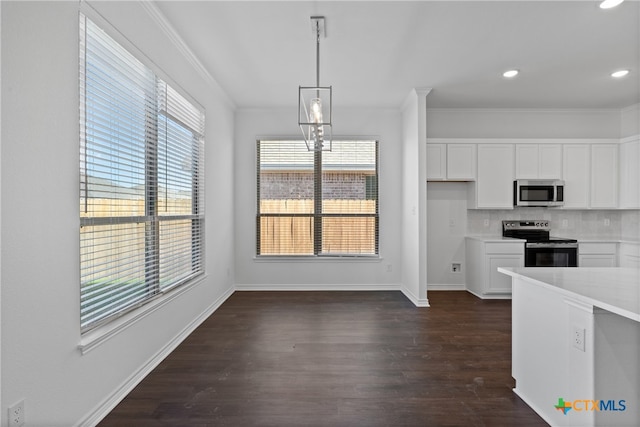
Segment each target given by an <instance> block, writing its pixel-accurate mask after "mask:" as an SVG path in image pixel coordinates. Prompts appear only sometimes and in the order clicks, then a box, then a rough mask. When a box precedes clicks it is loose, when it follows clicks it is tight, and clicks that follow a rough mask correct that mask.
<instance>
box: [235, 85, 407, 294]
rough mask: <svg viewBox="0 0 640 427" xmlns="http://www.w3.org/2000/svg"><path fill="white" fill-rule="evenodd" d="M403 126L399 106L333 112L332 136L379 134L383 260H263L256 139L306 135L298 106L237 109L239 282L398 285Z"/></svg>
mask: <svg viewBox="0 0 640 427" xmlns="http://www.w3.org/2000/svg"><path fill="white" fill-rule="evenodd" d="M294 89H295V87H294ZM294 93H295V90H294ZM400 126H401V124H400V113H399V111H394V110H387V109H339V108H334V112H333V133H334V139H338V138H340V136H344V137H358V136H365V137H374V138H376V139H378V140H379V151H380V152H379V159H380V160H379V161H380V164H379V197H380V206H379V208H380V240H379V248H380V257H381V260H378V261H373V262H372V261H367V260H348V259H341V260H337V261H327V260H318V259H311V260H307V261H304V260H295V261H294V262H291V261H263V260H256V259H255V255H256V244H255V242H256V227H255V223H256V219H255V218H256V139H257V138H259V137H264V138H268V137H288V138H302V135H301V134H300V128H299V127H298V124H297V111H296V110H295V109H291V110H289V109H280V110H272V109H270V110H239V111H237V113H236V144H235V177H234V185H235V194H236V198H235V215H236V227H235V244H236V253H235V259H236V286H237V288H238V289H265V288H267V289H274V288H276V289H378V288H395V289H399V284H400V281H401V274H400V261H401V256H400V255H401V235H400V227H401V224H400V221H399V220H398V218H400V215H401V214H400V205H401V193H402V181H401V171H402V165H401V127H400ZM389 270H391V271H389Z"/></svg>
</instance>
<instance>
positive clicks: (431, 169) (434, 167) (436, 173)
mask: <svg viewBox="0 0 640 427" xmlns="http://www.w3.org/2000/svg"><path fill="white" fill-rule="evenodd" d="M446 178H447V146H446V144H427V180H434V181H438V180H444V179H446Z"/></svg>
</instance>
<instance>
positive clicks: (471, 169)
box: [447, 144, 477, 181]
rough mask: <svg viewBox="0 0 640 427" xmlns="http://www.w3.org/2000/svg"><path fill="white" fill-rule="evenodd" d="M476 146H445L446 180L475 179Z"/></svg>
mask: <svg viewBox="0 0 640 427" xmlns="http://www.w3.org/2000/svg"><path fill="white" fill-rule="evenodd" d="M476 157H477V155H476V144H447V179H450V180H457V181H474V180H475V179H476Z"/></svg>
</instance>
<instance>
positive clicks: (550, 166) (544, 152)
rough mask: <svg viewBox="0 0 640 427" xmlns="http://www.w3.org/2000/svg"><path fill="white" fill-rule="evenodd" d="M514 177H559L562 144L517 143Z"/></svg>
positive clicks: (560, 173)
mask: <svg viewBox="0 0 640 427" xmlns="http://www.w3.org/2000/svg"><path fill="white" fill-rule="evenodd" d="M515 150H516V171H515V176H516V179H560V178H561V177H562V145H560V144H517V145H516V148H515Z"/></svg>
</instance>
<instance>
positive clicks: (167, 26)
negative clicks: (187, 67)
mask: <svg viewBox="0 0 640 427" xmlns="http://www.w3.org/2000/svg"><path fill="white" fill-rule="evenodd" d="M140 5H141V6H142V8H143V9H144V10H145V12H147V14H148V15H149V16H150V17H151V19H153V21H154V22H155V23H156V24H157V25H158V27H159V28H160V29H161V30H162V32H163V33H164V34H165V35H166V36H167V38H168V39H169V40H170V41H171V43H172V44H173V45H174V46H175V47H176V48H177V49H178V51H179V52H180V53H181V54H182V56H184V58H185V59H186V60H187V61H188V62H189V64H191V66H192V67H193V68H194V69H195V70H196V71H197V72H198V74H200V76H201V77H202V78H203V79H204V81H205V82H206V83H207V84H208V85H209V86H211V87H212V88H213V89H215V90H217V91H219V92H220V93H221V94H222V95H223V98H224V102H225V103H226V104H227V106H229V107H231V108H232V109H234V110H235V109H236V108H237V106H236V104H235V102H233V100H232V99H231V97H230V96H229V94H228V93H227V92H226V91H225V90H224V88H223V87H222V86H220V84H219V83H218V82H217V81H216V79H215V78H213V76H212V75H211V73H209V70H207V68H206V67H205V66H204V65H203V64H202V62H200V59H198V57H197V56H196V54H195V53H193V51H192V50H191V48H190V47H189V46H188V45H187V43H186V42H185V41H184V40H183V39H182V37H181V36H180V34H178V32H177V31H176V29H175V28H174V27H173V25H171V23H170V22H169V20H168V19H167V18H166V17H165V16H164V14H163V13H162V12H161V11H160V9H158V6H156V4H155V3H154V2H152V1H149V0H141V1H140Z"/></svg>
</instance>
